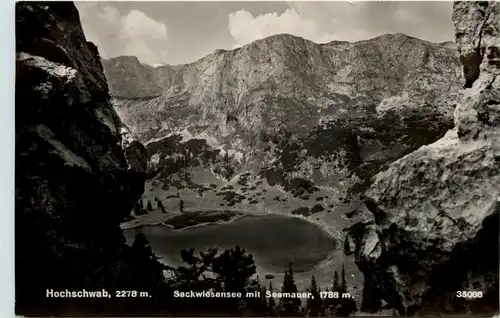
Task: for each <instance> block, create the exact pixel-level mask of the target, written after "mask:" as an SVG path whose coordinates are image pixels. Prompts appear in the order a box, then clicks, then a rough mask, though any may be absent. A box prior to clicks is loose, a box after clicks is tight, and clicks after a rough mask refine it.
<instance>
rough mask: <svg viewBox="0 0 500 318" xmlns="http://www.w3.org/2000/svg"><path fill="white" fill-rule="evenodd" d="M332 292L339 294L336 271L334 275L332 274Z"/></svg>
mask: <svg viewBox="0 0 500 318" xmlns="http://www.w3.org/2000/svg"><path fill="white" fill-rule="evenodd" d="M332 291H333V292H339V291H340V288H339V273H338V272H337V271H335V273H334V274H333V289H332Z"/></svg>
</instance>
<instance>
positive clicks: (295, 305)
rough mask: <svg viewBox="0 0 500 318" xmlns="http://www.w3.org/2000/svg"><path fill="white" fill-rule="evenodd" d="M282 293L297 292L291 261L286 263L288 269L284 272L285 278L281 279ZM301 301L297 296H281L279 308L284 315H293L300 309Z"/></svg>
mask: <svg viewBox="0 0 500 318" xmlns="http://www.w3.org/2000/svg"><path fill="white" fill-rule="evenodd" d="M282 292H283V293H295V294H296V293H297V292H298V289H297V286H296V285H295V278H294V275H293V269H292V263H289V264H288V271H287V272H285V278H284V279H283V287H282ZM300 305H301V301H300V298H298V297H293V298H282V299H281V302H280V307H281V310H282V311H283V313H284V314H285V315H288V316H295V315H296V314H297V313H298V312H299V309H300Z"/></svg>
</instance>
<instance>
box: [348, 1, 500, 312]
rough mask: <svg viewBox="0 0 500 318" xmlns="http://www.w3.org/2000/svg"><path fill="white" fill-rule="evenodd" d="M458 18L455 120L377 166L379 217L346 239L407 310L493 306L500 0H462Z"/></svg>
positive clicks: (381, 289) (373, 199)
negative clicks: (438, 134)
mask: <svg viewBox="0 0 500 318" xmlns="http://www.w3.org/2000/svg"><path fill="white" fill-rule="evenodd" d="M453 22H454V24H455V29H456V42H457V44H458V50H459V53H460V59H461V61H462V63H463V70H464V75H465V85H464V89H463V91H461V94H460V98H459V102H458V105H457V107H456V110H455V128H454V129H452V130H450V131H449V132H448V133H447V134H446V135H445V136H444V137H443V138H441V139H440V140H438V141H437V142H435V143H433V144H430V145H427V146H423V147H421V148H420V149H418V150H417V151H415V152H413V153H411V154H409V155H407V156H405V157H403V158H401V159H400V160H397V161H396V162H394V163H393V164H391V165H390V167H389V168H388V169H387V170H385V171H383V172H380V173H379V174H377V175H376V177H375V178H374V182H373V184H372V186H371V187H370V188H369V189H368V191H367V192H366V200H365V202H366V204H367V207H368V208H369V209H370V211H371V212H372V213H373V215H374V220H373V221H367V222H365V223H362V224H357V225H356V226H354V227H352V228H351V231H350V235H349V237H348V239H349V240H352V242H353V243H355V244H356V247H355V251H354V252H355V255H356V261H357V264H358V266H359V268H360V269H361V270H362V271H363V273H364V277H365V288H367V289H369V291H368V292H367V293H369V294H373V295H381V298H382V299H385V300H386V301H388V302H389V303H390V304H391V305H393V306H394V307H396V308H398V309H399V310H400V311H402V312H406V313H415V312H417V313H432V312H443V311H448V312H468V313H480V312H481V313H488V314H495V313H498V291H499V289H498V270H499V267H498V259H499V246H498V240H499V235H498V231H499V229H498V228H499V212H500V120H499V118H500V117H499V116H500V55H499V53H500V3H499V2H456V3H455V4H454V12H453ZM351 246H352V245H351ZM350 252H353V251H352V250H351V251H350ZM457 291H481V292H482V294H483V296H482V298H479V299H472V298H470V299H463V298H457V297H456V293H457ZM376 303H377V300H375V302H374V303H373V302H372V304H371V305H372V306H374V307H375V308H376V307H377V304H376ZM367 305H370V304H367Z"/></svg>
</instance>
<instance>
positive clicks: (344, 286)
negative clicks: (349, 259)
mask: <svg viewBox="0 0 500 318" xmlns="http://www.w3.org/2000/svg"><path fill="white" fill-rule="evenodd" d="M345 292H347V282H346V280H345V268H344V264H342V282H341V283H340V293H341V294H342V293H345Z"/></svg>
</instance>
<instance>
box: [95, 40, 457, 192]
mask: <svg viewBox="0 0 500 318" xmlns="http://www.w3.org/2000/svg"><path fill="white" fill-rule="evenodd" d="M129 70H135V71H134V72H129ZM104 71H105V74H106V76H107V78H108V79H109V82H110V89H111V92H112V93H113V95H114V96H115V98H114V102H113V103H114V106H115V109H116V110H117V112H118V114H119V115H120V117H121V118H122V119H123V120H124V122H125V123H126V124H127V125H128V126H129V127H130V128H131V130H132V131H133V132H134V133H136V134H137V135H138V136H139V138H141V140H142V141H143V142H145V143H146V142H147V143H148V144H151V143H150V141H151V142H158V141H159V140H161V138H165V136H168V135H170V134H172V133H180V132H182V135H184V136H186V135H189V136H190V138H198V139H205V140H207V143H209V144H210V145H214V147H216V148H224V149H229V150H230V151H231V154H234V157H235V158H237V159H238V163H237V164H238V168H237V169H236V172H245V171H255V170H257V171H259V169H261V170H264V171H261V172H262V173H261V175H262V176H265V177H266V178H267V179H268V182H269V183H270V184H276V183H278V184H280V185H283V186H284V187H285V188H288V187H287V185H289V184H290V183H293V182H294V181H293V180H292V179H294V178H300V179H304V180H308V181H307V182H309V181H312V182H314V183H316V184H318V185H322V186H325V187H330V186H335V187H336V189H335V193H334V194H333V195H334V196H338V197H345V196H350V195H351V194H352V193H356V192H359V190H360V189H363V188H364V187H366V180H367V179H368V178H369V177H371V176H372V175H373V174H374V173H375V172H378V171H379V169H380V167H381V166H383V165H385V164H387V163H390V162H392V161H394V160H396V159H398V158H400V157H402V156H403V155H405V154H407V153H409V152H411V151H413V150H415V149H417V148H418V147H420V146H422V145H424V144H428V143H431V142H434V141H435V140H437V139H438V138H440V137H442V136H443V135H444V133H445V132H446V131H447V130H448V129H450V128H451V127H453V109H454V107H455V103H456V98H455V96H456V95H457V93H458V91H459V89H460V84H461V82H462V78H463V76H462V72H461V65H460V60H459V57H458V53H457V50H456V46H455V45H454V44H453V43H442V44H438V43H429V42H426V41H422V40H419V39H416V38H412V37H409V36H406V35H404V34H386V35H382V36H379V37H376V38H374V39H371V40H367V41H360V42H355V43H349V42H338V41H333V42H330V43H327V44H322V45H318V44H316V43H313V42H311V41H308V40H305V39H302V38H300V37H295V36H292V35H288V34H279V35H275V36H271V37H268V38H265V39H262V40H259V41H255V42H253V43H250V44H249V45H246V46H244V47H242V48H239V49H236V50H231V51H224V50H217V51H215V52H213V53H212V54H210V55H208V56H206V57H204V58H202V59H200V60H198V61H196V62H194V63H191V64H188V65H179V66H168V65H167V66H159V67H154V68H153V67H151V66H147V65H142V66H141V64H140V63H139V62H138V61H137V60H136V59H133V58H129V57H117V58H114V59H110V60H108V61H105V62H104ZM123 72H127V75H126V76H121V74H123ZM150 72H153V73H154V74H156V77H155V76H153V75H148V76H147V78H148V79H149V81H148V80H146V76H144V74H146V73H147V74H150ZM134 74H135V77H134V78H129V77H131V76H132V75H134ZM118 75H120V76H118ZM137 83H140V86H141V87H144V85H145V86H146V87H147V89H142V88H139V89H138V87H137V86H138V84H137ZM148 83H149V84H148ZM157 87H161V88H162V93H161V95H160V96H158V95H157V92H156V88H157ZM148 90H151V91H155V92H154V93H151V94H150V95H149V96H145V95H144V92H145V91H148ZM387 127H391V129H387ZM151 153H152V152H151ZM153 155H157V153H155V154H153ZM158 155H160V157H161V154H158ZM240 164H241V165H240Z"/></svg>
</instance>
